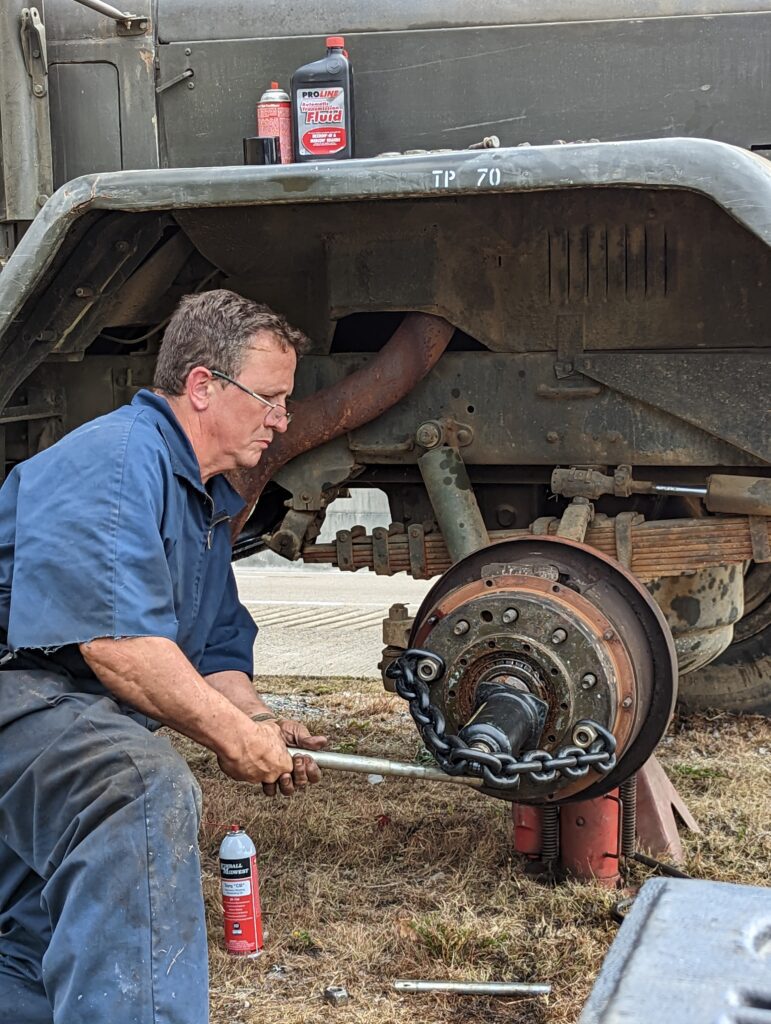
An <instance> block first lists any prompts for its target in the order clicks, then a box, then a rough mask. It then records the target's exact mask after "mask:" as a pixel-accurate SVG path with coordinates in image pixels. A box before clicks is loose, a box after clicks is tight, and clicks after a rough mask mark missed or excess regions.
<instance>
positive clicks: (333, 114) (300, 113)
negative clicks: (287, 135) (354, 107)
mask: <svg viewBox="0 0 771 1024" xmlns="http://www.w3.org/2000/svg"><path fill="white" fill-rule="evenodd" d="M295 110H296V111H297V139H298V143H299V147H300V155H301V156H330V155H331V154H332V153H339V152H340V150H341V149H345V147H346V143H347V141H348V132H347V125H346V123H345V89H343V88H342V87H340V86H329V87H328V88H321V89H298V90H297V93H296V97H295Z"/></svg>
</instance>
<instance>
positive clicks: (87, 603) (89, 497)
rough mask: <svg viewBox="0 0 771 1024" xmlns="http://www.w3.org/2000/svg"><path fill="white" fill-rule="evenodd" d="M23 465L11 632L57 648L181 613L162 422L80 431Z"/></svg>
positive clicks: (15, 645)
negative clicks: (168, 529) (166, 531)
mask: <svg viewBox="0 0 771 1024" xmlns="http://www.w3.org/2000/svg"><path fill="white" fill-rule="evenodd" d="M78 434H79V437H78V439H77V442H76V443H72V444H69V443H67V442H68V439H67V438H65V439H64V441H63V442H60V443H59V444H58V445H57V446H56V447H55V448H52V449H49V450H48V451H46V452H42V453H41V454H40V455H38V456H36V457H35V458H33V459H31V460H29V461H27V462H26V463H23V464H22V465H21V466H19V467H17V469H16V470H14V472H15V473H18V480H17V484H18V491H17V501H16V521H15V537H14V565H13V579H12V583H11V596H10V614H9V623H8V642H9V646H10V647H11V648H12V649H13V650H18V649H21V648H40V649H43V650H55V649H57V648H59V647H63V646H65V645H67V644H77V643H85V642H87V641H89V640H93V639H95V638H96V637H116V638H117V637H138V636H160V637H166V638H167V639H169V640H174V641H176V638H177V630H178V622H177V617H176V614H175V609H174V592H173V585H172V580H171V575H170V572H169V565H168V560H167V552H166V551H165V547H164V541H163V537H162V531H161V524H162V521H163V515H164V507H165V501H164V497H165V493H166V491H167V488H168V487H169V486H170V480H171V468H170V465H169V463H168V452H167V449H165V447H164V444H163V441H162V439H160V436H159V434H158V432H157V430H156V429H155V428H154V426H153V425H152V424H150V425H148V424H139V425H138V424H137V421H136V419H129V420H125V419H121V418H116V419H112V420H109V421H108V422H106V421H104V420H103V421H102V423H101V424H99V423H98V421H97V423H95V424H94V427H93V430H91V431H89V430H86V431H85V432H83V431H78Z"/></svg>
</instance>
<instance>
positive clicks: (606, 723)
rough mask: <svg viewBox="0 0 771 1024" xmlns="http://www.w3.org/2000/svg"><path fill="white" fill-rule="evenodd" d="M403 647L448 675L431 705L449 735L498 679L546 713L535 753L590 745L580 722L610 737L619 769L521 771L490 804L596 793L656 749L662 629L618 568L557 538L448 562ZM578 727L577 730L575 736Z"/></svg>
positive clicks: (663, 680) (673, 678)
mask: <svg viewBox="0 0 771 1024" xmlns="http://www.w3.org/2000/svg"><path fill="white" fill-rule="evenodd" d="M410 646H411V647H413V648H421V649H423V650H428V651H430V652H433V653H435V654H437V655H439V656H440V657H441V658H442V660H443V662H444V664H445V672H444V674H443V675H442V676H441V677H440V678H437V679H436V680H434V681H433V682H432V683H431V684H430V691H431V702H432V703H433V704H434V705H435V706H437V707H438V708H439V709H440V710H441V711H442V713H443V714H444V716H445V719H446V722H447V726H446V732H448V733H457V732H458V731H459V730H460V729H461V728H462V727H463V725H464V724H466V723H467V722H468V720H469V719H470V718H471V717H472V715H473V713H474V711H475V709H476V707H477V705H478V703H479V698H478V690H479V687H480V686H482V685H483V684H485V683H504V684H506V685H507V686H510V687H512V688H513V689H515V690H520V691H523V692H529V693H532V694H533V695H534V696H536V697H538V698H540V699H541V700H543V701H545V702H546V704H547V706H548V711H547V715H546V723H545V726H544V729H543V733H542V735H541V739H540V741H539V749H541V750H545V751H547V752H548V753H549V754H550V755H551V756H556V755H557V753H558V751H559V750H560V749H561V748H564V747H566V746H572V747H575V746H579V747H588V745H589V743H590V741H591V739H592V737H591V735H586V730H585V728H584V727H579V723H581V722H582V721H585V720H587V719H588V720H591V721H594V722H596V723H598V724H599V725H601V726H602V727H604V728H605V729H608V730H609V731H610V732H612V733H613V735H614V737H615V739H616V743H617V748H616V757H617V763H616V767H615V768H614V769H613V770H612V771H610V772H609V773H608V774H606V775H600V774H598V773H597V772H596V771H590V772H589V773H588V775H587V776H585V777H584V778H581V779H571V778H567V777H564V776H559V777H558V778H557V780H556V781H554V782H551V783H548V784H546V783H543V782H537V781H535V780H534V779H533V778H532V777H531V776H528V775H526V774H525V775H523V776H522V778H521V782H520V786H519V788H518V789H517V790H516V791H515V792H509V791H503V790H498V791H496V790H495V789H493V788H489V789H485V790H484V791H485V792H487V793H489V794H490V795H492V796H499V797H502V798H503V799H507V800H517V801H518V802H524V803H528V802H529V803H548V802H553V803H561V802H564V801H566V800H570V799H578V798H580V799H588V798H591V797H595V796H600V795H602V794H603V793H606V792H608V791H609V790H611V789H613V788H614V787H615V786H617V785H618V784H619V783H620V782H622V781H623V780H624V779H626V778H628V777H629V776H630V775H632V774H633V773H634V772H635V771H637V769H638V768H640V767H642V765H643V764H644V763H645V761H646V760H647V759H648V758H649V757H650V755H651V754H652V753H653V751H654V749H655V747H656V745H657V744H658V743H659V741H660V739H661V737H662V735H663V734H664V731H665V729H666V727H667V724H668V722H669V720H670V717H671V715H672V712H673V710H674V704H675V698H676V694H677V660H676V655H675V649H674V645H673V642H672V637H671V634H670V631H669V628H668V626H667V623H666V621H665V619H664V616H663V615H662V613H661V611H660V609H659V608H658V606H657V604H656V602H655V601H654V600H653V598H652V597H651V596H650V594H649V593H648V591H647V590H646V589H645V588H644V587H643V586H641V584H640V583H639V582H638V581H637V580H636V579H635V578H634V577H633V576H632V575H631V574H630V573H629V572H627V571H626V570H625V569H624V568H623V567H622V566H621V565H620V564H619V563H618V562H616V561H615V560H613V559H611V558H609V557H607V556H605V555H603V554H601V553H599V552H598V551H597V550H596V549H594V548H589V547H587V546H586V545H583V544H578V543H575V542H573V541H567V540H563V539H561V538H556V537H525V538H522V539H517V540H511V541H505V542H503V543H501V544H494V545H491V546H489V547H486V548H483V549H482V550H480V551H477V552H475V553H474V554H473V555H470V556H469V557H467V558H464V559H462V560H461V561H460V562H457V563H456V564H455V565H454V566H452V568H451V569H450V570H449V571H448V572H446V573H445V574H444V575H443V576H442V577H441V578H440V579H439V581H438V582H437V583H436V584H435V586H434V587H433V588H432V589H431V590H430V591H429V593H428V594H427V596H426V598H425V600H424V601H423V604H422V605H421V607H420V610H419V611H418V614H417V616H416V617H415V621H414V624H413V628H412V634H411V638H410ZM582 729H583V732H582Z"/></svg>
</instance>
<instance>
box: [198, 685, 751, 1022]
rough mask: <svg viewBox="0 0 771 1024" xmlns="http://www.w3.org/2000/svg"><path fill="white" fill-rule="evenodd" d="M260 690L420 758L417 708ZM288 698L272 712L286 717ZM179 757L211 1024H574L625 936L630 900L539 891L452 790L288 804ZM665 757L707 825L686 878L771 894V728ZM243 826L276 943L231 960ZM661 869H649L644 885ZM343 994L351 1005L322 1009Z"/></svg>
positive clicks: (314, 690)
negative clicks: (524, 985) (228, 871)
mask: <svg viewBox="0 0 771 1024" xmlns="http://www.w3.org/2000/svg"><path fill="white" fill-rule="evenodd" d="M258 687H259V688H260V690H261V692H263V693H269V694H275V695H277V696H279V697H281V698H283V699H284V702H285V703H284V704H283V705H282V713H284V714H285V713H286V711H284V710H283V708H287V709H288V708H293V707H300V708H302V709H304V711H305V714H304V718H305V720H306V722H307V723H308V724H309V725H310V726H312V727H313V728H315V729H316V730H317V731H319V732H324V733H326V734H327V735H329V736H330V738H331V746H332V747H333V748H334V749H337V750H349V751H357V752H359V753H362V754H373V755H379V754H384V753H389V754H393V755H394V756H395V757H398V758H400V759H412V758H414V757H416V756H417V755H418V754H419V752H420V744H419V742H418V738H417V734H416V732H415V730H414V727H413V726H412V724H411V723H409V722H407V721H405V709H404V704H403V702H402V701H400V700H399V699H398V698H396V697H393V696H391V695H388V694H384V693H383V690H382V688H381V687H380V686H379V684H378V683H376V682H375V681H372V680H363V681H360V682H357V681H353V680H351V679H341V680H334V679H328V678H325V679H318V680H314V679H308V678H304V679H302V680H297V681H296V682H295V681H293V680H288V679H276V678H263V679H260V680H258ZM279 703H280V702H279V701H276V706H277V708H278V707H279ZM178 745H179V747H180V749H182V750H183V752H184V753H185V755H186V756H187V757H188V760H189V761H190V763H191V766H192V767H193V770H194V772H195V774H196V776H197V778H198V779H199V781H200V783H201V786H202V789H203V793H204V825H203V829H202V833H201V851H202V858H203V870H204V890H205V896H206V906H207V917H208V924H209V942H210V966H211V993H212V1010H211V1020H212V1024H258V1022H259V1024H279V1022H280V1024H305V1022H307V1021H309V1020H321V1021H324V1020H330V1021H332V1020H337V1021H343V1020H344V1021H346V1022H356V1024H414V1022H415V1021H416V1020H419V1021H420V1022H421V1024H456V1022H457V1024H461V1022H463V1024H476V1022H479V1024H482V1022H485V1024H490V1022H496V1021H501V1022H503V1021H506V1022H507V1024H573V1022H574V1021H575V1020H576V1018H577V1017H578V1014H579V1012H580V1008H581V1006H582V1005H583V1002H584V1000H585V999H586V996H587V994H588V992H589V989H590V988H591V985H592V982H593V980H594V978H595V976H596V973H597V971H598V969H599V967H600V964H601V962H602V959H603V957H604V955H605V953H606V952H607V949H608V946H609V945H610V943H611V942H612V940H613V937H614V935H615V934H616V929H617V926H616V925H615V924H614V923H613V920H612V918H611V913H610V912H611V908H612V906H613V904H614V902H615V901H616V899H618V898H619V897H618V895H617V894H614V893H608V892H605V891H603V890H601V889H599V888H597V887H595V886H592V885H578V884H568V885H563V886H560V887H557V888H552V889H549V888H544V887H543V886H541V885H539V884H537V883H535V882H532V881H530V880H529V879H527V878H525V877H524V876H523V875H522V874H521V872H520V870H519V867H518V865H517V864H516V863H514V862H513V860H512V858H511V856H510V852H509V845H508V837H509V818H510V812H509V807H508V805H506V804H504V803H503V802H500V801H495V800H491V799H487V798H484V797H481V796H479V795H478V794H475V793H473V792H470V791H466V790H463V789H461V788H455V787H452V788H451V787H442V786H439V785H432V784H426V783H419V782H411V781H408V780H397V779H388V780H386V781H385V782H383V783H381V784H379V785H371V784H369V783H368V782H367V781H366V779H365V778H364V777H362V776H352V775H342V774H333V773H327V774H326V776H325V778H324V780H323V783H322V784H320V785H319V786H317V787H315V788H314V789H313V790H312V791H310V792H308V793H307V794H305V795H303V796H300V797H296V798H294V799H293V800H291V801H284V800H281V799H276V800H268V799H266V798H265V797H263V796H262V795H261V793H260V792H258V791H256V790H255V789H254V788H253V787H250V786H247V785H243V784H238V783H234V782H231V781H229V780H228V779H227V778H225V776H223V775H222V774H221V773H220V772H219V770H218V768H217V764H216V761H215V760H214V757H213V756H212V755H210V754H209V753H208V752H207V751H204V750H201V748H198V747H196V746H195V745H194V744H192V743H189V742H187V741H184V740H182V741H180V742H179V744H178ZM658 753H659V757H660V760H661V761H662V763H663V764H664V765H665V766H666V767H667V769H668V771H669V773H670V776H671V777H672V779H673V781H674V782H675V783H676V785H677V786H678V788H679V789H680V791H681V793H682V795H683V796H684V798H685V799H686V801H687V802H688V804H689V806H690V807H691V810H692V811H693V813H694V814H695V816H696V818H697V820H698V821H699V823H700V825H701V826H702V828H703V830H704V831H703V834H702V835H689V834H684V836H683V838H684V844H685V847H686V851H687V857H688V863H687V870H688V871H689V872H690V873H691V874H693V875H695V876H698V877H701V878H710V879H720V880H724V881H735V882H746V883H753V884H761V885H764V884H766V883H767V878H768V863H769V856H770V855H771V796H769V793H770V792H771V786H770V785H769V784H770V783H771V722H769V721H768V720H766V719H761V718H745V719H736V718H732V717H730V716H728V715H715V716H694V717H690V718H683V719H678V720H676V721H675V723H673V726H672V728H671V730H670V733H669V735H668V736H667V737H666V739H665V741H664V743H663V744H662V746H661V747H660V749H659V752H658ZM233 820H238V821H241V822H243V824H244V825H245V827H246V828H247V831H248V832H249V834H250V835H251V836H252V838H253V839H254V842H255V844H256V846H257V851H258V861H259V866H260V874H261V885H262V906H263V913H264V922H265V927H266V931H267V938H266V947H265V952H264V954H263V956H262V957H260V958H259V959H257V960H248V961H244V960H238V959H236V958H232V957H229V956H228V955H227V954H226V953H225V952H224V948H223V942H222V922H221V911H220V900H219V890H218V878H217V859H216V858H217V848H218V845H219V841H220V838H221V836H222V833H223V829H224V828H225V827H226V825H227V824H228V823H229V822H230V821H233ZM649 875H650V872H649V871H648V870H647V869H645V868H642V867H641V866H639V865H635V866H634V867H633V869H632V873H631V876H630V883H631V884H633V885H639V884H640V883H641V882H642V881H643V880H644V879H645V878H647V877H649ZM398 977H406V978H448V979H470V980H480V981H484V980H498V979H501V980H522V981H538V982H541V981H546V982H551V983H552V985H553V993H552V995H551V996H550V997H549V998H548V999H544V998H540V999H528V1000H522V999H517V1000H515V999H491V998H472V997H468V996H464V997H458V996H456V997H450V996H430V995H425V996H400V995H397V994H395V993H393V992H392V991H391V989H390V982H391V981H392V980H393V979H395V978H398ZM333 984H336V985H345V986H346V988H348V990H349V992H350V993H351V1001H350V1003H349V1004H348V1005H347V1006H345V1007H343V1008H338V1009H335V1008H333V1007H330V1006H326V1005H325V1004H323V1003H322V1001H321V992H322V990H323V988H324V987H325V986H327V985H333Z"/></svg>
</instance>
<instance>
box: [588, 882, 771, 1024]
mask: <svg viewBox="0 0 771 1024" xmlns="http://www.w3.org/2000/svg"><path fill="white" fill-rule="evenodd" d="M660 1021H677V1024H771V889H766V888H761V887H759V886H747V885H730V884H728V883H726V882H703V881H695V880H693V881H692V880H688V881H686V880H682V879H674V878H655V879H651V880H650V881H648V882H646V883H645V885H644V886H643V887H642V889H641V890H640V894H639V895H638V897H637V899H636V900H635V903H634V906H633V907H632V910H631V911H630V913H629V915H628V917H627V918H626V920H625V921H624V923H623V925H622V926H621V930H620V931H619V933H618V936H617V938H616V940H615V942H614V943H613V945H612V946H611V948H610V952H609V953H608V956H607V958H606V960H605V963H604V964H603V966H602V969H601V971H600V974H599V977H598V978H597V981H596V983H595V986H594V989H593V990H592V992H591V994H590V996H589V999H588V1001H587V1003H586V1005H585V1006H584V1009H583V1012H582V1014H581V1017H580V1018H579V1022H578V1024H654V1022H655V1024H658V1022H660Z"/></svg>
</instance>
